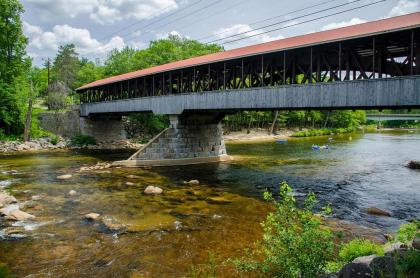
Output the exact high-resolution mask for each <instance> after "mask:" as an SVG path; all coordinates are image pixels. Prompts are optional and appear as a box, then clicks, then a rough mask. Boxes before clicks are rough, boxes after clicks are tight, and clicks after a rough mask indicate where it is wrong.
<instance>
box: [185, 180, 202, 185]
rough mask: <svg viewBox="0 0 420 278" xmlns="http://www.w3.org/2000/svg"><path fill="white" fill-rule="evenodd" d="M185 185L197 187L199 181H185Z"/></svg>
mask: <svg viewBox="0 0 420 278" xmlns="http://www.w3.org/2000/svg"><path fill="white" fill-rule="evenodd" d="M185 183H186V184H189V185H199V184H200V181H199V180H190V181H187V182H185Z"/></svg>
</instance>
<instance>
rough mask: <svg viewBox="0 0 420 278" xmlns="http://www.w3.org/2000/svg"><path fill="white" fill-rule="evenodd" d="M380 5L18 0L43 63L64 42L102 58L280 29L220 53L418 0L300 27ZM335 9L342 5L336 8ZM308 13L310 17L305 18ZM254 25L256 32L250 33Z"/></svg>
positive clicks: (312, 0)
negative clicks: (183, 40) (126, 50)
mask: <svg viewBox="0 0 420 278" xmlns="http://www.w3.org/2000/svg"><path fill="white" fill-rule="evenodd" d="M377 1H380V0H330V1H328V0H308V1H290V0H277V1H276V0H258V1H256V0H23V1H22V3H23V5H24V7H25V13H24V15H23V24H24V32H25V34H26V36H27V37H28V38H29V45H28V54H29V55H30V56H31V57H32V58H33V59H34V63H35V64H36V65H40V64H42V62H43V60H45V59H46V58H48V57H50V58H53V57H54V55H55V53H56V51H57V49H58V47H59V46H60V45H63V44H66V43H74V44H75V45H76V48H77V51H78V53H79V54H80V55H81V56H84V57H87V58H89V59H99V60H100V61H103V59H104V58H105V57H106V55H107V53H108V52H109V51H110V50H112V49H114V48H118V49H121V48H123V47H125V46H130V47H135V48H145V47H147V45H148V44H149V42H150V41H151V40H156V39H159V38H162V37H165V36H167V35H168V34H170V33H173V34H178V35H180V36H184V37H189V38H193V39H198V40H200V41H202V42H209V41H212V40H219V39H221V40H219V41H218V42H219V43H224V42H227V41H229V40H232V39H225V40H223V38H224V37H226V36H231V35H236V34H238V33H243V32H247V33H246V34H242V35H238V36H236V37H234V38H235V39H236V38H242V37H246V36H249V35H254V34H258V33H259V32H262V31H266V30H269V29H270V28H263V26H264V25H268V24H275V23H278V24H277V25H274V26H273V27H271V28H275V27H281V28H282V29H281V30H278V31H276V32H271V33H268V34H264V35H259V36H254V37H252V38H248V39H244V40H240V41H237V42H234V43H228V44H224V47H225V49H231V48H236V47H241V46H245V45H251V44H256V43H261V42H266V41H271V40H276V39H281V38H285V37H291V36H296V35H301V34H306V33H310V32H315V31H320V30H325V29H331V28H335V27H341V26H347V25H351V24H357V23H362V22H365V21H370V20H375V19H381V18H386V17H391V16H397V15H402V14H407V13H411V12H416V11H420V0H384V1H383V2H380V3H377V4H374V5H371V6H367V7H364V8H361V9H356V10H353V11H350V12H346V13H342V14H338V15H334V16H328V17H326V18H324V19H321V20H316V21H312V22H309V23H305V24H299V23H300V22H302V21H306V20H309V19H312V18H317V17H320V16H327V15H329V14H332V13H336V12H339V11H344V10H346V9H352V8H356V7H358V6H361V5H366V4H369V3H373V2H377ZM339 5H342V6H341V7H339V8H334V7H336V6H339ZM299 10H300V11H299ZM294 11H295V12H294ZM318 11H323V12H319V13H317V12H318ZM291 12H293V13H291ZM310 13H314V14H313V15H308V16H305V15H307V14H310ZM273 17H274V18H273ZM299 17H300V18H299ZM270 18H272V19H270ZM261 21H262V22H261ZM279 22H283V23H279ZM252 23H254V24H252ZM295 24H297V25H295ZM287 25H295V26H290V27H287ZM255 28H261V29H259V30H258V31H253V29H255Z"/></svg>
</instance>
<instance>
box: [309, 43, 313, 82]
mask: <svg viewBox="0 0 420 278" xmlns="http://www.w3.org/2000/svg"><path fill="white" fill-rule="evenodd" d="M309 67H310V69H309V84H311V83H312V78H313V75H312V47H311V61H310V62H309Z"/></svg>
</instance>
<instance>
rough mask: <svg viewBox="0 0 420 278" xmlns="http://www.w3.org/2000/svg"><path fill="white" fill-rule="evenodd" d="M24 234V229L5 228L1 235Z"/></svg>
mask: <svg viewBox="0 0 420 278" xmlns="http://www.w3.org/2000/svg"><path fill="white" fill-rule="evenodd" d="M24 232H25V227H7V228H6V229H4V230H3V233H4V234H5V235H7V236H11V235H14V234H22V233H24Z"/></svg>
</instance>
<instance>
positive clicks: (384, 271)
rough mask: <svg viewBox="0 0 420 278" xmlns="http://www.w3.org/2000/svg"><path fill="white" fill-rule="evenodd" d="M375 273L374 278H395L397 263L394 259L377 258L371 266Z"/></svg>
mask: <svg viewBox="0 0 420 278" xmlns="http://www.w3.org/2000/svg"><path fill="white" fill-rule="evenodd" d="M369 266H370V268H371V269H372V272H373V277H381V278H395V277H397V275H396V268H395V261H394V259H393V258H392V257H377V258H374V259H373V260H372V262H371V263H370V264H369Z"/></svg>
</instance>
